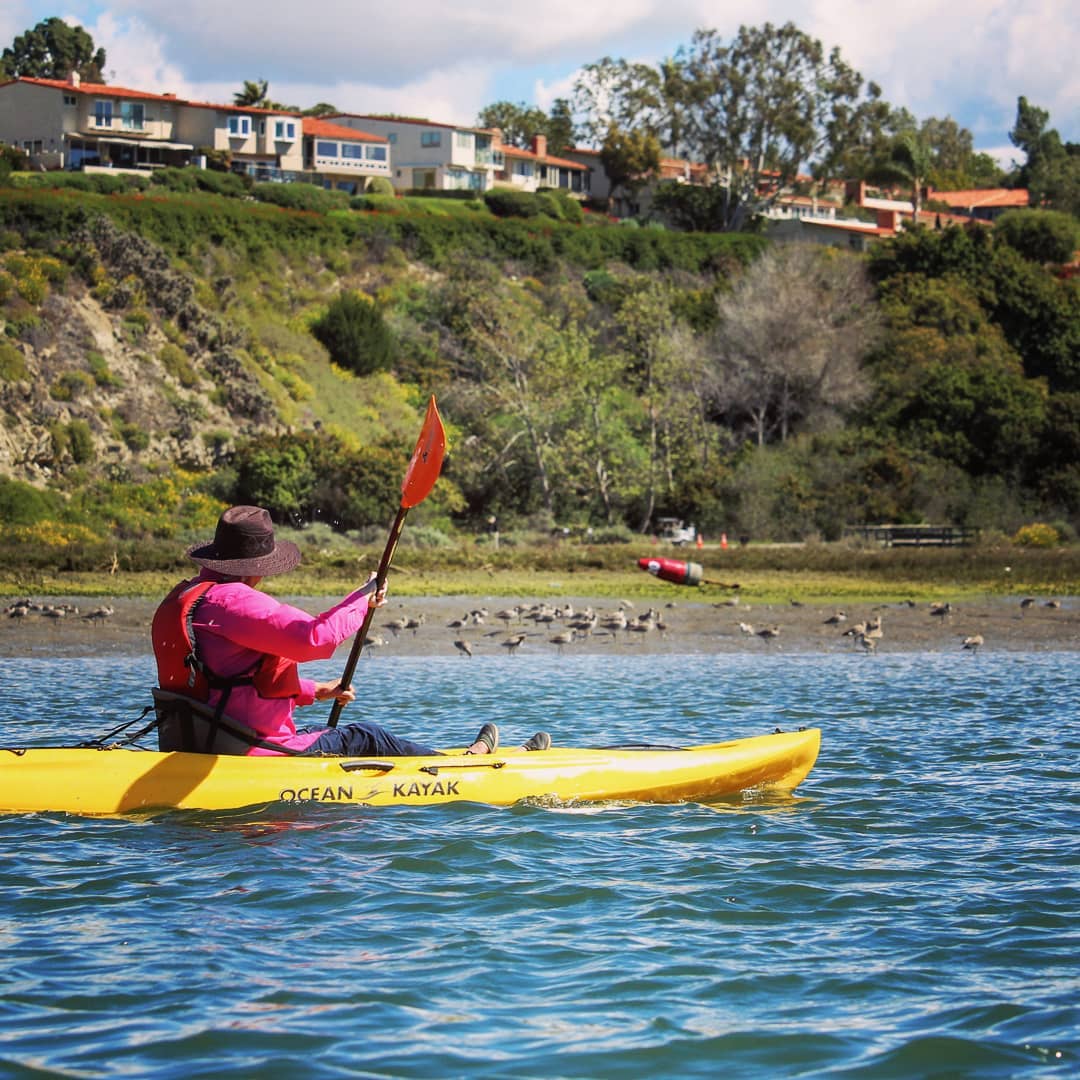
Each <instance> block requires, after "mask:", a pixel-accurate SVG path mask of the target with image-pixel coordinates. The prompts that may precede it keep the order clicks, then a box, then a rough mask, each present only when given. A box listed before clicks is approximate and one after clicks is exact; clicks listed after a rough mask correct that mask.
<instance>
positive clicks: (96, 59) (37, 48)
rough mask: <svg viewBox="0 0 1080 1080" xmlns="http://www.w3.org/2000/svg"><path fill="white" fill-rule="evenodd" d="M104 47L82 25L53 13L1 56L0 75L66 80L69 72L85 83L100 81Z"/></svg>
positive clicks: (102, 69) (19, 36)
mask: <svg viewBox="0 0 1080 1080" xmlns="http://www.w3.org/2000/svg"><path fill="white" fill-rule="evenodd" d="M104 70H105V50H104V49H95V48H94V39H93V38H92V37H91V36H90V35H89V34H88V33H87V32H86V31H85V30H84V29H83V28H82V27H81V26H69V25H68V24H67V23H66V22H64V20H63V19H59V18H56V17H55V16H53V17H52V18H49V19H44V20H42V21H41V22H39V23H38V24H37V26H35V27H34V28H33V30H27V31H26V32H25V33H23V34H19V35H18V36H17V37H16V38H15V40H14V41H13V42H12V43H11V46H10V48H7V49H5V50H4V52H3V54H2V55H0V74H6V75H7V76H8V77H10V78H15V77H18V76H28V77H31V78H36V79H66V78H67V77H68V76H69V75H70V74H71V73H72V72H76V73H77V74H78V75H79V77H80V78H81V79H83V80H85V81H86V82H88V83H103V82H104V81H105V79H104V76H103V72H104Z"/></svg>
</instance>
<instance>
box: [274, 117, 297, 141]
mask: <svg viewBox="0 0 1080 1080" xmlns="http://www.w3.org/2000/svg"><path fill="white" fill-rule="evenodd" d="M274 138H275V139H282V140H284V139H289V140H292V139H295V138H296V122H295V121H294V120H275V121H274Z"/></svg>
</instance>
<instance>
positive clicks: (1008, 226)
mask: <svg viewBox="0 0 1080 1080" xmlns="http://www.w3.org/2000/svg"><path fill="white" fill-rule="evenodd" d="M994 239H995V240H1000V241H1002V242H1003V243H1006V244H1008V245H1009V247H1011V248H1013V249H1015V250H1016V251H1018V252H1020V254H1021V255H1023V256H1024V258H1025V259H1030V260H1031V261H1032V262H1037V263H1070V262H1072V260H1073V256H1074V255H1075V253H1076V251H1077V249H1080V221H1077V220H1076V218H1074V217H1073V216H1072V215H1071V214H1066V213H1063V212H1061V211H1060V210H1010V211H1008V213H1005V214H1002V215H1001V217H999V218H998V219H997V221H995V222H994Z"/></svg>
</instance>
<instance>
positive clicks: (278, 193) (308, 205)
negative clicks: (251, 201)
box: [251, 183, 350, 214]
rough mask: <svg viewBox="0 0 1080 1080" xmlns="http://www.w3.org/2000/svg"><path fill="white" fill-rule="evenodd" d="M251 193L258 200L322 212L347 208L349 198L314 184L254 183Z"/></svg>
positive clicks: (344, 194) (291, 207) (288, 207)
mask: <svg viewBox="0 0 1080 1080" xmlns="http://www.w3.org/2000/svg"><path fill="white" fill-rule="evenodd" d="M251 194H252V195H253V196H254V197H255V198H256V199H258V200H259V202H265V203H271V204H273V205H274V206H283V207H285V208H286V209H288V210H312V211H315V212H317V213H322V214H325V213H326V212H327V211H329V210H347V209H348V208H349V198H350V197H349V196H348V195H347V194H346V193H345V192H344V191H327V190H326V189H325V188H321V187H316V186H315V185H314V184H269V183H268V184H255V185H254V186H253V187H252V189H251Z"/></svg>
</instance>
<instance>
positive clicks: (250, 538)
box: [152, 506, 550, 757]
mask: <svg viewBox="0 0 1080 1080" xmlns="http://www.w3.org/2000/svg"><path fill="white" fill-rule="evenodd" d="M186 554H187V556H188V558H190V559H191V560H192V561H193V562H195V563H197V564H198V565H199V566H201V567H202V570H201V572H200V573H199V575H198V577H195V578H193V579H191V580H190V581H183V582H181V583H180V584H179V585H177V586H176V587H175V588H174V589H173V590H172V592H170V593H169V595H168V596H167V597H166V598H165V600H163V601H162V603H161V605H160V606H159V608H158V610H157V613H156V614H155V616H154V621H153V628H152V634H153V645H154V656H155V659H156V660H157V666H158V680H159V685H160V686H161V688H162V689H165V690H172V691H175V692H178V693H181V694H185V695H187V696H190V697H194V698H196V699H197V700H202V701H205V702H206V703H207V704H208V705H210V706H211V707H212V708H217V707H218V706H222V708H221V709H220V711H221V712H223V713H224V714H225V715H226V716H228V717H229V718H230V719H231V720H233V721H238V722H240V723H242V724H244V725H246V727H248V728H250V729H251V731H252V732H253V733H254V735H256V736H257V742H258V745H253V746H252V747H251V749H250V750H248V753H249V754H274V753H277V752H283V753H292V754H296V753H301V754H304V755H315V754H328V755H367V754H371V755H378V756H385V757H426V756H429V755H432V754H437V753H438V751H437V750H434V749H432V748H431V747H429V746H425V745H423V744H421V743H418V742H413V741H411V740H409V739H403V738H400V737H399V736H397V735H394V734H392V733H391V732H390V731H388V730H387V729H386V728H384V727H382V726H381V725H380V724H376V723H373V722H371V721H361V722H358V723H351V724H343V725H340V726H338V727H335V728H327V727H312V728H301V729H297V727H296V725H295V723H294V722H293V711H294V710H295V709H296V707H297V706H301V705H310V704H312V703H313V702H315V701H326V700H329V699H330V698H337V699H338V700H340V701H342V702H344V703H347V702H351V701H354V700H355V698H356V695H355V693H354V691H353V689H352V687H351V686H348V687H343V686H342V685H341V684H340V682H321V683H318V682H314V681H312V680H311V679H304V678H301V677H300V674H299V671H298V669H297V664H298V663H301V662H304V661H307V660H328V659H329V658H330V657H331V656H333V654H334V650H335V649H336V648H337V646H338V645H340V644H341V643H342V642H343V641H346V640H347V639H348V638H350V637H351V636H352V635H353V634H354V633H356V631H357V630H358V629H359V628H360V625H361V623H362V622H363V621H364V614H365V612H366V611H367V609H368V605H369V604H374V605H375V606H376V607H381V606H382V605H383V604H384V603H385V602H386V589H385V586H384V588H383V589H382V590H380V591H379V592H378V593H377V594H376V595H375V596H374V597H373V596H372V595H371V593H372V590H373V589H374V587H375V575H374V574H372V575H371V577H370V578H369V579H368V582H367V584H366V585H364V586H363V587H362V588H360V589H357V590H356V591H355V592H352V593H350V594H349V595H348V596H346V597H345V599H344V600H342V601H341V602H340V603H338V604H335V605H334V606H333V607H332V608H330V609H329V610H327V611H324V612H322V613H321V614H319V615H309V614H308V613H307V612H305V611H301V610H300V609H299V608H295V607H292V606H290V605H289V604H283V603H281V602H280V601H278V600H275V599H274V598H273V597H271V596H267V595H266V594H265V593H262V592H259V591H258V585H259V583H260V582H261V581H262V579H263V578H265V577H271V576H273V575H276V574H284V573H286V572H288V571H289V570H292V569H293V568H294V567H296V566H297V565H298V564H299V562H300V559H301V554H300V549H299V548H298V547H297V546H296V545H295V544H293V543H291V542H289V541H287V540H275V539H274V526H273V522H272V521H271V520H270V515H269V513H268V512H267V511H266V510H264V509H261V508H260V507H257V506H233V507H230V508H229V509H228V510H226V511H225V512H224V513H223V514H222V515H221V517H220V519H219V520H218V524H217V531H216V533H215V535H214V539H213V541H212V542H210V543H207V544H196V545H194V546H192V547H191V548H189V549H188V550H187V553H186ZM223 699H224V700H223ZM540 734H542V733H538V736H539V735H540ZM538 736H534V737H533V738H534V739H537V738H538ZM532 741H533V740H530V742H532ZM540 742H541V743H543V742H544V739H541V740H540ZM546 743H547V745H550V739H547V740H546ZM498 744H499V733H498V729H497V727H496V726H495V725H494V724H492V723H486V724H484V725H483V727H481V728H480V731H479V733H478V734H477V736H476V738H475V739H474V740H473V741H472V743H471V745H470V746H469V747H468V749H467V750H466V751H465V752H466V753H467V754H490V753H492V752H493V751H494V750H495V749H496V747H497V746H498ZM275 746H281V747H282V750H281V751H275V749H274V747H275ZM528 748H529V749H532V748H533V747H528ZM536 748H537V749H540V748H546V747H544V746H537V747H536Z"/></svg>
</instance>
